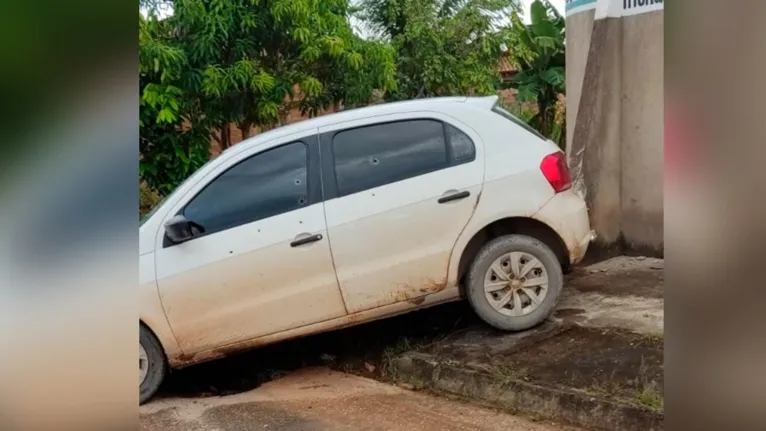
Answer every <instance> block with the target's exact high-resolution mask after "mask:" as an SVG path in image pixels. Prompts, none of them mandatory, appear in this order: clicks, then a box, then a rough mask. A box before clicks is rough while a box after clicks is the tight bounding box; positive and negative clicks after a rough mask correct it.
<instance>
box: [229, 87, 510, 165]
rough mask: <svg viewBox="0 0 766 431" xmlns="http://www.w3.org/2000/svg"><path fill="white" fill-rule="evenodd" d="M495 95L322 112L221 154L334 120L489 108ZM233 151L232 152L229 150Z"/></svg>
mask: <svg viewBox="0 0 766 431" xmlns="http://www.w3.org/2000/svg"><path fill="white" fill-rule="evenodd" d="M497 99H498V97H497V96H486V97H430V98H424V99H415V100H404V101H400V102H388V103H380V104H377V105H371V106H365V107H362V108H353V109H348V110H344V111H340V112H336V113H332V114H326V115H322V116H319V117H315V118H311V119H307V120H301V121H298V122H296V123H292V124H288V125H285V126H281V127H278V128H276V129H272V130H269V131H267V132H264V133H260V134H258V135H256V136H254V137H252V138H249V139H246V140H245V141H243V142H241V143H239V144H237V145H234V146H232V147H230V148H228V149H226V151H224V153H230V152H231V153H235V152H236V153H238V152H240V151H245V150H247V149H248V148H251V147H253V146H258V145H260V144H262V143H265V142H268V141H271V140H273V139H276V138H279V137H281V136H285V135H291V134H293V133H300V132H301V131H304V130H311V129H316V128H320V127H324V126H330V125H333V124H337V123H342V122H346V121H351V120H356V119H361V118H368V117H374V116H376V115H384V114H391V113H398V112H407V111H423V110H425V111H427V110H434V109H436V108H438V107H440V106H443V105H444V104H453V103H468V104H470V105H473V106H483V107H485V108H486V109H490V108H491V107H492V106H494V104H495V103H496V102H497ZM232 150H233V151H232Z"/></svg>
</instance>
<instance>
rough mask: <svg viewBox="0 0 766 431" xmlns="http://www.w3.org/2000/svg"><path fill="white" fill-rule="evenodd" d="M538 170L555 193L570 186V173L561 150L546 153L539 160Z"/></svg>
mask: <svg viewBox="0 0 766 431" xmlns="http://www.w3.org/2000/svg"><path fill="white" fill-rule="evenodd" d="M540 170H541V171H543V175H544V176H545V179H546V180H548V182H549V183H550V184H551V187H553V190H554V191H556V193H560V192H563V191H564V190H567V189H569V188H570V187H572V175H571V174H570V173H569V166H567V160H566V156H565V155H564V153H562V152H556V153H553V154H548V155H547V156H545V158H543V161H542V162H540Z"/></svg>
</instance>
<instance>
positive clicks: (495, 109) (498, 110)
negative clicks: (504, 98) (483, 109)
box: [492, 105, 547, 141]
mask: <svg viewBox="0 0 766 431" xmlns="http://www.w3.org/2000/svg"><path fill="white" fill-rule="evenodd" d="M492 112H494V113H495V114H500V115H502V116H503V117H505V118H506V119H507V120H511V121H513V122H514V123H515V124H516V125H519V126H521V127H523V128H524V130H526V131H527V132H529V133H532V134H533V135H535V136H537V137H538V138H540V139H542V140H543V141H546V140H547V139H546V138H545V136H543V135H541V134H540V132H538V131H537V130H535V129H534V128H532V127H530V126H529V124H527V123H525V122H523V121H521V120H520V119H519V118H517V117H516V116H515V115H513V114H511V113H510V112H508V111H506V110H505V109H503V108H502V107H501V106H500V105H495V106H494V107H493V108H492Z"/></svg>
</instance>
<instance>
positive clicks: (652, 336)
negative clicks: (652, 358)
mask: <svg viewBox="0 0 766 431" xmlns="http://www.w3.org/2000/svg"><path fill="white" fill-rule="evenodd" d="M649 338H650V339H651V340H653V341H657V342H660V343H662V342H665V333H664V332H657V333H654V334H649Z"/></svg>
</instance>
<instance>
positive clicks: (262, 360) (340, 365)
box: [157, 301, 482, 398]
mask: <svg viewBox="0 0 766 431" xmlns="http://www.w3.org/2000/svg"><path fill="white" fill-rule="evenodd" d="M481 324H482V323H481V322H480V320H479V319H478V317H477V316H476V315H475V314H474V313H473V311H472V310H471V309H470V308H469V306H468V304H467V302H464V301H461V302H456V303H450V304H444V305H440V306H436V307H432V308H429V309H426V310H422V311H417V312H412V313H408V314H404V315H401V316H397V317H392V318H388V319H383V320H379V321H375V322H370V323H367V324H363V325H359V326H356V327H352V328H347V329H343V330H339V331H334V332H328V333H324V334H319V335H314V336H310V337H306V338H300V339H296V340H290V341H286V342H282V343H279V344H275V345H271V346H266V347H262V348H259V349H256V350H252V351H250V352H245V353H242V354H238V355H234V356H230V357H228V358H224V359H219V360H216V361H211V362H208V363H203V364H199V365H195V366H192V367H189V368H184V369H181V370H178V371H174V372H173V373H172V374H170V375H169V376H168V378H167V379H166V381H165V383H164V384H163V386H162V387H161V388H160V391H159V393H158V394H157V397H158V398H159V397H178V396H180V397H201V396H217V395H231V394H235V393H240V392H244V391H248V390H251V389H255V388H257V387H258V386H260V385H262V384H263V383H265V382H268V381H270V380H273V379H275V378H277V377H279V376H281V375H283V374H285V373H288V372H290V371H294V370H296V369H299V368H302V367H306V366H314V365H325V366H329V367H330V368H333V369H336V370H339V371H344V372H349V373H354V374H359V375H363V376H366V377H373V378H381V377H384V368H385V367H384V366H383V364H382V361H383V358H384V357H391V356H393V355H397V354H400V353H403V352H404V351H407V350H411V349H413V348H416V347H419V346H424V345H428V344H429V343H433V342H435V341H438V340H440V339H442V338H444V337H446V336H447V335H449V334H451V333H454V332H455V331H458V330H461V329H464V328H466V327H469V326H473V325H481Z"/></svg>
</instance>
